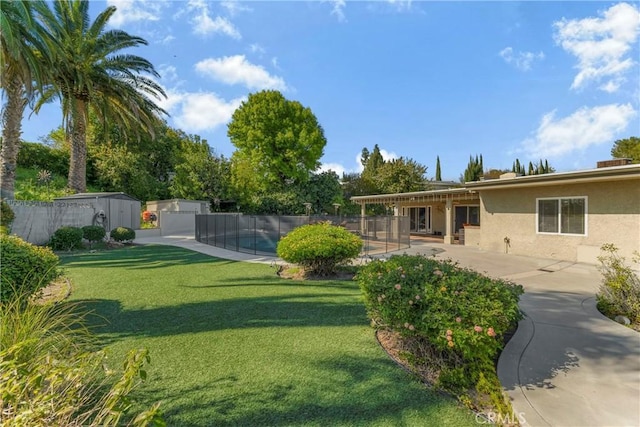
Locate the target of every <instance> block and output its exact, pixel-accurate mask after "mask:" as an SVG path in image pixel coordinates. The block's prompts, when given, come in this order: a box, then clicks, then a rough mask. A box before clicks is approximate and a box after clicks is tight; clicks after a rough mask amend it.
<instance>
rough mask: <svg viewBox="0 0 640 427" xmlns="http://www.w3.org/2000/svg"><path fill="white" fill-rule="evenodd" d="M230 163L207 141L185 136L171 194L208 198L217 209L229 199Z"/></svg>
mask: <svg viewBox="0 0 640 427" xmlns="http://www.w3.org/2000/svg"><path fill="white" fill-rule="evenodd" d="M230 170H231V166H230V162H229V160H228V159H226V158H225V157H224V156H216V155H215V153H214V152H213V150H212V148H211V146H210V145H209V144H208V143H207V141H206V140H202V139H200V137H198V136H188V137H187V138H184V139H183V140H182V143H181V149H180V154H179V160H178V161H177V164H176V166H175V177H174V178H173V180H172V181H171V186H170V190H171V195H172V196H173V197H179V198H184V199H195V200H208V201H209V202H211V206H212V207H213V208H214V209H217V208H218V207H219V206H220V203H221V202H222V201H229V199H230V198H231V182H230Z"/></svg>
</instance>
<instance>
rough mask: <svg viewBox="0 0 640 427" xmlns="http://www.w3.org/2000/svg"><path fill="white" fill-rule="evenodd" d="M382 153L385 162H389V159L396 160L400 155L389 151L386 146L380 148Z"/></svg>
mask: <svg viewBox="0 0 640 427" xmlns="http://www.w3.org/2000/svg"><path fill="white" fill-rule="evenodd" d="M380 154H382V158H383V159H384V161H385V162H388V161H389V160H394V159H397V158H398V157H400V156H398V155H397V154H396V153H394V152H393V151H387V150H385V149H384V148H381V149H380Z"/></svg>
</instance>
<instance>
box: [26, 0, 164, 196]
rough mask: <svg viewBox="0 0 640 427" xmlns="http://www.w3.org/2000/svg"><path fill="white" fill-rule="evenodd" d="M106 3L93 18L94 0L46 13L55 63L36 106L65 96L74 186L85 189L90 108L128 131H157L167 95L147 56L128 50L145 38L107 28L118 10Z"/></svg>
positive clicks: (71, 1) (65, 2) (68, 0)
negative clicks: (47, 86) (90, 4)
mask: <svg viewBox="0 0 640 427" xmlns="http://www.w3.org/2000/svg"><path fill="white" fill-rule="evenodd" d="M115 11H116V8H115V7H114V6H110V7H107V8H106V9H105V10H104V11H102V12H101V13H100V14H98V16H97V17H96V19H95V20H94V21H93V22H91V20H90V16H89V1H86V0H56V1H54V2H53V10H52V11H51V12H50V13H47V14H45V15H43V24H44V26H45V27H46V29H47V32H48V34H50V37H48V38H47V40H46V42H47V49H48V51H49V54H50V56H51V57H52V60H53V64H54V67H53V68H52V69H51V70H50V71H51V73H52V75H53V76H52V77H53V78H52V81H51V83H52V85H51V87H50V88H49V89H48V90H45V92H44V94H43V97H42V99H41V100H40V102H39V103H38V104H37V105H36V108H39V107H40V106H42V104H44V103H45V102H47V101H49V100H52V99H56V98H58V99H60V101H61V104H62V115H63V119H64V122H65V131H66V137H67V139H68V140H69V142H70V146H71V156H70V165H69V187H70V188H71V189H72V190H73V191H76V192H83V191H86V178H87V177H86V162H87V126H88V120H89V110H90V109H91V110H93V111H94V112H95V114H96V116H97V117H98V118H100V119H101V120H103V121H105V122H113V123H115V124H116V125H117V126H118V127H119V128H120V130H121V131H122V132H123V133H124V134H127V135H129V134H131V135H137V134H139V132H148V133H153V131H154V129H155V127H156V126H157V125H158V123H159V115H161V114H166V113H165V111H164V110H162V109H161V108H160V107H159V106H158V105H157V104H156V101H157V100H159V99H161V98H162V97H164V96H166V95H165V93H164V91H163V89H162V87H161V86H160V85H159V84H158V83H156V82H155V81H154V80H152V78H150V77H159V74H158V73H157V72H156V70H155V68H154V67H153V65H152V64H151V63H150V62H149V61H147V60H146V59H144V58H142V57H140V56H136V55H132V54H129V53H125V52H123V51H125V50H129V49H131V48H135V47H139V46H142V45H146V44H147V42H146V40H144V39H143V38H140V37H137V36H132V35H130V34H128V33H126V32H124V31H121V30H106V26H107V24H108V22H109V19H110V18H111V17H112V16H113V14H114V13H115Z"/></svg>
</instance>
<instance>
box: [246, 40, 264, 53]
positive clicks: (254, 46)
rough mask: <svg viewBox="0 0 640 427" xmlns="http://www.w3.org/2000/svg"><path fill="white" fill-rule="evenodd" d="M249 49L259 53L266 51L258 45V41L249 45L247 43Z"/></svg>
mask: <svg viewBox="0 0 640 427" xmlns="http://www.w3.org/2000/svg"><path fill="white" fill-rule="evenodd" d="M249 50H250V51H251V53H259V54H260V55H262V54H264V53H266V52H267V51H266V50H265V49H264V48H263V47H262V46H260V45H259V44H258V43H253V44H251V45H249Z"/></svg>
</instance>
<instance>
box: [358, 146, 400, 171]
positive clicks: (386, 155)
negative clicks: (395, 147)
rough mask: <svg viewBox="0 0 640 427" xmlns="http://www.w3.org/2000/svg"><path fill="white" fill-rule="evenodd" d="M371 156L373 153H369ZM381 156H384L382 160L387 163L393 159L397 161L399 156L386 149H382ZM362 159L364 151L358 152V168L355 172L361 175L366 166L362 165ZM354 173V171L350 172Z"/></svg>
mask: <svg viewBox="0 0 640 427" xmlns="http://www.w3.org/2000/svg"><path fill="white" fill-rule="evenodd" d="M369 154H371V153H369ZM380 154H381V155H382V160H384V161H385V162H388V161H389V160H393V159H397V158H398V157H400V156H398V155H397V154H396V153H394V152H393V151H387V150H385V149H384V148H380ZM361 158H362V151H360V152H358V153H357V154H356V157H355V159H356V168H355V171H356V172H358V173H361V172H362V171H363V170H364V166H363V165H362V162H361V161H360V159H361ZM350 171H352V170H350Z"/></svg>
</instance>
